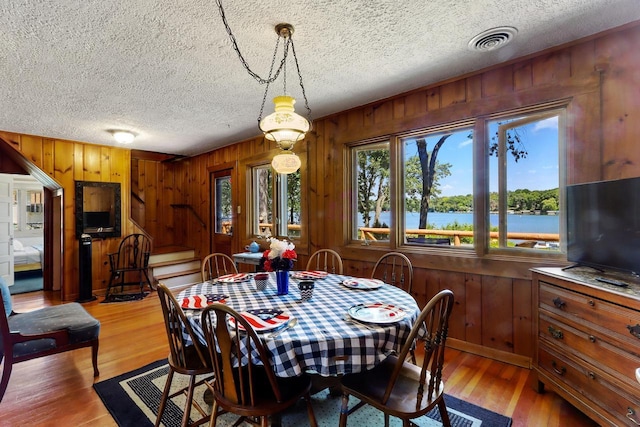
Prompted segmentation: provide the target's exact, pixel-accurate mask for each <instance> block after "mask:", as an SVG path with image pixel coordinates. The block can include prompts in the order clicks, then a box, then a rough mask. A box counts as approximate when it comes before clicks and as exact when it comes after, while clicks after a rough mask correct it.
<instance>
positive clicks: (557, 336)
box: [548, 326, 564, 340]
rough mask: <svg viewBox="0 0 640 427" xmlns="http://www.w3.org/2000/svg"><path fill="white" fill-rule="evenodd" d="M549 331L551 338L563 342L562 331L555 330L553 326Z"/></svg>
mask: <svg viewBox="0 0 640 427" xmlns="http://www.w3.org/2000/svg"><path fill="white" fill-rule="evenodd" d="M548 329H549V333H550V334H551V336H552V337H554V338H555V339H557V340H561V339H563V338H564V334H563V333H562V331H559V330H557V329H555V328H554V327H553V326H549V328H548Z"/></svg>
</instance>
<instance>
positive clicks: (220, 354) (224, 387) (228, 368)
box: [201, 304, 317, 427]
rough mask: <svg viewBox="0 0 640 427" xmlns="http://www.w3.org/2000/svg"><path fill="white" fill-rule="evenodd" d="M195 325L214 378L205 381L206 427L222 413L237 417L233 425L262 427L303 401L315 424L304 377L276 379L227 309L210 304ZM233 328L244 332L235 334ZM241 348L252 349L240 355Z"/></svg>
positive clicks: (247, 329) (257, 342)
mask: <svg viewBox="0 0 640 427" xmlns="http://www.w3.org/2000/svg"><path fill="white" fill-rule="evenodd" d="M201 324H202V329H203V332H204V336H205V338H206V341H207V347H208V349H209V356H210V359H211V363H212V364H213V367H214V373H215V376H216V377H215V378H216V379H215V381H213V383H209V382H207V385H208V386H209V389H210V390H211V391H212V393H213V397H214V401H213V409H212V410H211V422H210V425H212V426H215V425H216V420H217V418H218V415H220V414H221V413H222V411H224V412H231V413H233V414H236V415H238V416H240V419H239V420H238V421H237V422H236V423H235V424H234V425H238V424H240V423H241V422H242V421H247V422H250V423H252V424H254V425H262V426H264V427H266V426H268V417H269V416H272V415H275V414H278V413H280V412H282V411H283V410H285V409H287V408H289V407H290V406H292V405H295V404H296V402H298V401H299V400H300V399H301V398H304V400H305V401H306V405H307V415H308V417H309V423H310V425H311V426H314V427H315V426H317V422H316V418H315V414H314V412H313V407H312V406H311V397H310V393H309V392H310V390H311V379H310V377H309V376H308V375H306V374H303V375H302V376H299V377H289V378H282V377H277V376H276V375H275V373H274V371H273V368H272V367H271V362H270V359H269V352H268V351H267V350H266V349H265V347H264V346H263V344H262V340H261V338H260V337H258V334H257V333H256V332H255V331H254V329H253V328H252V327H251V325H250V324H249V322H248V321H247V320H245V318H244V317H242V316H241V315H240V314H239V313H238V312H237V311H235V310H234V309H233V308H231V307H229V306H227V305H224V304H211V305H209V306H208V307H207V308H205V309H204V311H203V312H202V317H201ZM232 325H233V326H232ZM235 325H240V329H241V330H242V329H244V330H242V331H241V332H239V333H238V332H237V331H236V326H235ZM247 348H250V349H252V351H250V352H246V351H245V349H247ZM238 360H242V363H241V364H240V363H237V361H238Z"/></svg>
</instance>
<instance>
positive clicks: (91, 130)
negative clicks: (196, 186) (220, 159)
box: [0, 0, 640, 155]
mask: <svg viewBox="0 0 640 427" xmlns="http://www.w3.org/2000/svg"><path fill="white" fill-rule="evenodd" d="M223 5H224V9H225V12H226V16H227V19H228V22H229V25H230V26H231V28H232V30H233V32H234V34H235V36H236V39H237V41H238V44H239V46H240V50H241V51H242V53H243V55H244V56H245V58H246V59H247V61H248V62H249V64H250V66H251V67H252V68H253V69H254V70H255V71H256V72H257V73H258V74H260V75H266V74H268V68H269V65H270V62H271V55H272V53H273V49H274V46H275V42H276V39H277V35H276V33H275V31H274V26H275V24H277V23H279V22H288V23H290V24H292V25H294V27H295V30H296V31H295V34H294V37H293V40H294V42H295V47H296V53H297V55H298V60H299V63H300V68H301V71H302V77H303V80H304V86H305V89H306V94H307V98H308V100H309V105H310V107H311V110H312V116H313V117H315V118H318V117H323V116H326V115H328V114H331V113H334V112H337V111H342V110H345V109H348V108H352V107H356V106H358V105H362V104H366V103H369V102H372V101H375V100H378V99H382V98H386V97H388V96H391V95H393V94H397V93H400V92H404V91H408V90H411V89H414V88H418V87H421V86H425V85H428V84H431V83H435V82H438V81H441V80H443V79H446V78H449V77H454V76H457V75H461V74H464V73H467V72H471V71H474V70H478V69H482V68H485V67H487V66H490V65H492V64H495V63H500V62H503V61H507V60H510V59H514V58H517V57H520V56H523V55H527V54H530V53H533V52H537V51H540V50H543V49H545V48H549V47H552V46H556V45H559V44H562V43H565V42H568V41H571V40H575V39H578V38H581V37H585V36H588V35H591V34H594V33H597V32H600V31H603V30H606V29H609V28H613V27H617V26H620V25H622V24H625V23H628V22H631V21H636V20H638V19H640V1H638V0H533V1H532V0H502V1H499V2H498V1H494V0H467V1H462V0H439V1H432V0H401V1H399V0H324V1H321V0H289V1H283V0H263V1H255V0H253V1H249V0H226V1H224V2H223ZM500 26H513V27H516V28H517V30H518V34H517V36H516V37H515V38H514V39H513V41H512V42H511V43H509V44H507V45H506V46H504V47H502V48H501V49H498V50H495V51H491V52H485V53H480V52H474V51H471V50H469V49H468V47H467V43H468V42H469V40H470V39H471V38H473V37H474V36H476V35H477V34H478V33H481V32H483V31H485V30H487V29H490V28H493V27H500ZM630 48H631V47H630ZM633 49H637V47H633ZM0 76H1V78H0V100H1V102H2V108H1V110H0V129H2V130H7V131H12V132H18V133H29V134H34V135H41V136H47V137H52V138H61V139H70V140H77V141H85V142H90V143H96V144H104V145H114V144H115V142H114V141H113V138H112V137H111V135H110V133H109V132H108V131H109V130H111V129H126V130H130V131H132V132H134V133H136V134H137V135H138V136H137V138H136V140H135V141H134V142H133V143H132V144H130V145H128V147H130V148H133V149H140V150H149V151H157V152H164V153H172V154H182V155H192V154H197V153H202V152H206V151H209V150H212V149H213V148H215V147H219V146H223V145H228V144H230V143H232V142H236V141H239V140H242V139H245V138H249V137H252V136H255V135H257V134H259V132H258V129H257V117H258V114H259V111H260V103H261V102H262V96H263V92H264V87H263V86H261V85H259V84H258V82H256V81H255V80H253V79H252V78H251V77H250V76H249V75H248V74H247V72H246V71H245V70H244V69H243V68H242V65H241V63H240V61H239V60H238V58H237V56H236V53H235V52H234V51H233V49H232V47H231V43H230V41H229V38H228V35H227V33H226V31H225V28H224V26H223V24H222V20H221V18H220V15H219V12H218V9H217V6H216V3H215V1H214V0H180V1H176V0H135V1H131V0H103V1H99V2H98V1H82V0H56V1H38V0H22V1H13V0H10V1H6V0H5V1H2V2H0ZM287 77H288V78H287V89H288V92H289V94H291V95H293V96H294V97H296V98H297V99H298V104H297V107H298V110H297V111H298V112H301V113H304V111H305V110H304V108H303V107H304V103H303V102H302V97H301V96H300V93H299V86H298V85H297V76H295V75H294V67H293V66H291V65H290V66H289V73H288V76H287ZM273 88H275V89H276V91H270V93H269V99H268V100H267V105H266V106H265V114H267V113H268V112H270V111H272V104H271V102H270V98H271V97H272V96H275V95H277V94H279V93H275V92H281V90H278V89H282V83H281V81H280V80H279V81H278V82H277V83H275V84H274V85H273Z"/></svg>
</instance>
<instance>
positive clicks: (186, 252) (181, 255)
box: [149, 247, 195, 267]
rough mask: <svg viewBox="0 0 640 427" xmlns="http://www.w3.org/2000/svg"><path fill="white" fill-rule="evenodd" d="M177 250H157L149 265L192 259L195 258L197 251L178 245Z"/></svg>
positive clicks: (152, 255) (150, 258)
mask: <svg viewBox="0 0 640 427" xmlns="http://www.w3.org/2000/svg"><path fill="white" fill-rule="evenodd" d="M163 249H164V248H163ZM176 249H177V250H176V251H173V252H165V251H161V252H156V251H154V253H152V254H151V256H150V257H149V265H150V266H152V267H153V266H154V265H156V264H163V263H166V262H171V261H180V260H191V259H194V258H195V251H194V250H193V249H188V248H179V247H176Z"/></svg>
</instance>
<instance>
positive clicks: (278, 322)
mask: <svg viewBox="0 0 640 427" xmlns="http://www.w3.org/2000/svg"><path fill="white" fill-rule="evenodd" d="M240 314H241V315H242V317H244V318H245V319H246V320H247V321H248V322H249V324H250V325H251V326H252V327H253V329H254V330H255V331H256V332H258V333H261V332H267V331H273V330H274V329H278V328H281V327H283V326H284V325H286V324H287V322H289V320H291V319H292V316H291V313H288V312H286V311H282V310H272V309H268V308H266V309H252V310H245V311H243V312H241V313H240ZM229 324H230V325H231V326H232V327H235V319H233V318H230V319H229ZM238 329H240V330H241V331H244V327H243V326H242V325H240V326H239V328H238Z"/></svg>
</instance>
